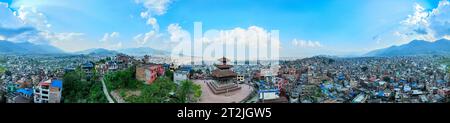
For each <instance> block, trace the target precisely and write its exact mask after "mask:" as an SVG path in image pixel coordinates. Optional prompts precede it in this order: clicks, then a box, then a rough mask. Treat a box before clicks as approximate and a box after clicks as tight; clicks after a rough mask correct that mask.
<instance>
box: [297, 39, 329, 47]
mask: <svg viewBox="0 0 450 123" xmlns="http://www.w3.org/2000/svg"><path fill="white" fill-rule="evenodd" d="M292 45H293V46H296V47H303V48H320V47H323V46H322V44H320V42H319V41H311V40H297V39H293V40H292Z"/></svg>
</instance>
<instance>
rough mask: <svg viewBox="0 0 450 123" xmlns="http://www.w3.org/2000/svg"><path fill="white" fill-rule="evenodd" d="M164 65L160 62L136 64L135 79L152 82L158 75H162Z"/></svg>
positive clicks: (147, 82)
mask: <svg viewBox="0 0 450 123" xmlns="http://www.w3.org/2000/svg"><path fill="white" fill-rule="evenodd" d="M164 72H165V70H164V67H163V65H161V64H141V65H138V66H136V79H137V80H140V81H144V82H145V84H152V83H153V81H155V80H156V78H158V77H159V76H162V75H164Z"/></svg>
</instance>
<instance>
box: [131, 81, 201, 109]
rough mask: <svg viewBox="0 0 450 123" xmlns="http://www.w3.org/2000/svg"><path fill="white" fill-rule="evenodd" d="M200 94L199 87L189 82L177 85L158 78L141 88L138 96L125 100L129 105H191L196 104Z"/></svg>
mask: <svg viewBox="0 0 450 123" xmlns="http://www.w3.org/2000/svg"><path fill="white" fill-rule="evenodd" d="M201 94H202V90H201V87H200V85H196V84H194V83H193V82H192V81H190V80H187V81H182V82H181V84H180V85H177V84H175V83H174V82H173V81H171V80H170V79H169V78H167V77H160V78H158V79H157V80H155V82H153V84H151V85H144V86H142V88H141V95H140V96H131V97H128V98H126V100H127V101H128V102H131V103H192V102H197V101H198V99H200V96H201Z"/></svg>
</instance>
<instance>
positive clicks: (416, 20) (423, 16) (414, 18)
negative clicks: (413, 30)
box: [401, 3, 429, 25]
mask: <svg viewBox="0 0 450 123" xmlns="http://www.w3.org/2000/svg"><path fill="white" fill-rule="evenodd" d="M414 8H415V11H414V14H413V15H408V18H407V19H406V20H403V21H402V22H401V23H402V24H405V25H417V24H428V21H427V17H428V15H429V13H428V12H427V11H425V8H423V7H422V6H421V5H420V4H418V3H416V4H415V7H414Z"/></svg>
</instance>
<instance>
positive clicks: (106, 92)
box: [100, 78, 114, 103]
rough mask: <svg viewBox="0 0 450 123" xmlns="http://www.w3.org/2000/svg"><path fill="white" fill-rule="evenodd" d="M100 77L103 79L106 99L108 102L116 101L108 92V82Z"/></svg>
mask: <svg viewBox="0 0 450 123" xmlns="http://www.w3.org/2000/svg"><path fill="white" fill-rule="evenodd" d="M100 79H101V80H102V85H103V93H104V94H105V96H106V99H108V102H109V103H114V100H113V99H112V98H111V96H110V95H109V93H108V88H106V84H105V82H104V81H103V78H100Z"/></svg>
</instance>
